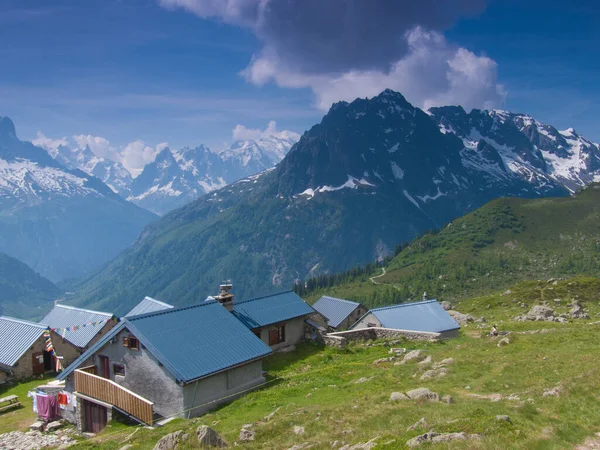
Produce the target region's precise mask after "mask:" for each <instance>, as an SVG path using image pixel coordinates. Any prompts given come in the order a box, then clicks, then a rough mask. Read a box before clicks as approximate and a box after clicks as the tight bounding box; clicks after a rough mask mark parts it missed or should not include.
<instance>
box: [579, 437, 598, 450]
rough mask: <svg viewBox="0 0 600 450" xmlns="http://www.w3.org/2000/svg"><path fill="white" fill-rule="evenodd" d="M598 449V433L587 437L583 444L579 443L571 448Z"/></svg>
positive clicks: (582, 449)
mask: <svg viewBox="0 0 600 450" xmlns="http://www.w3.org/2000/svg"><path fill="white" fill-rule="evenodd" d="M597 449H600V433H596V435H595V436H593V437H589V438H587V439H586V440H585V442H584V443H583V444H579V445H578V446H576V447H574V448H573V450H597Z"/></svg>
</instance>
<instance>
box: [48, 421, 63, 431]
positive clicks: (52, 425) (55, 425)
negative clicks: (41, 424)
mask: <svg viewBox="0 0 600 450" xmlns="http://www.w3.org/2000/svg"><path fill="white" fill-rule="evenodd" d="M62 426H63V424H62V423H61V422H59V421H58V420H55V421H54V422H50V423H49V424H48V425H46V431H47V432H48V433H52V432H54V431H56V430H58V429H59V428H61V427H62Z"/></svg>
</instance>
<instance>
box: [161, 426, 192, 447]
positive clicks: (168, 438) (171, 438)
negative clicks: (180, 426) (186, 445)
mask: <svg viewBox="0 0 600 450" xmlns="http://www.w3.org/2000/svg"><path fill="white" fill-rule="evenodd" d="M184 437H186V438H187V434H186V433H185V432H184V431H183V430H178V431H175V432H173V433H169V434H167V435H165V436H163V437H162V438H160V440H159V441H158V442H157V443H156V445H155V446H154V450H176V449H177V448H179V444H180V443H181V442H183V441H184Z"/></svg>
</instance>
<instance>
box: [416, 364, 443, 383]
mask: <svg viewBox="0 0 600 450" xmlns="http://www.w3.org/2000/svg"><path fill="white" fill-rule="evenodd" d="M447 374H448V369H446V368H445V367H442V368H440V369H432V370H428V371H427V372H425V373H424V374H423V375H421V378H420V380H421V381H425V380H431V379H432V378H440V377H445V376H446V375H447Z"/></svg>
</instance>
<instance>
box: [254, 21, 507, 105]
mask: <svg viewBox="0 0 600 450" xmlns="http://www.w3.org/2000/svg"><path fill="white" fill-rule="evenodd" d="M405 40H406V43H407V45H408V52H407V53H406V55H405V56H403V57H402V58H401V59H400V60H398V61H396V62H394V63H393V64H392V65H391V66H390V68H389V69H388V70H369V71H358V70H351V71H348V72H345V73H343V74H341V75H339V74H336V75H327V74H319V75H310V74H302V73H296V72H290V71H288V70H286V68H285V67H284V66H283V65H281V64H280V63H279V61H278V60H277V56H276V55H275V54H269V53H263V54H262V55H261V56H258V57H255V58H254V59H253V60H252V62H251V63H250V65H249V66H248V68H247V69H246V70H245V71H243V75H244V76H245V77H246V79H247V80H248V81H250V82H252V83H254V84H259V85H261V84H265V83H267V82H269V81H273V82H275V83H276V84H277V85H279V86H282V87H290V88H302V87H309V88H311V89H312V90H313V92H314V93H315V96H316V106H317V107H318V108H319V109H321V110H327V109H329V107H330V106H331V104H332V103H334V102H336V101H340V100H346V101H352V100H354V99H355V98H357V97H372V96H375V95H377V94H379V93H380V92H381V91H383V90H384V89H386V88H390V89H394V90H396V91H399V92H401V93H402V94H403V95H404V96H405V97H406V98H407V100H408V101H410V102H411V103H413V104H415V105H417V106H420V107H423V108H425V109H427V108H430V107H432V106H440V105H450V104H454V105H455V104H460V105H462V106H463V107H464V108H465V109H467V110H470V109H472V108H491V107H495V106H498V105H500V104H502V102H503V101H504V98H505V96H506V93H505V91H504V89H503V86H502V85H500V84H498V82H497V64H496V62H495V61H493V60H492V59H490V58H488V57H486V56H478V55H475V54H474V53H472V52H471V51H469V50H467V49H465V48H461V47H457V46H454V45H452V44H450V43H449V42H448V41H447V40H446V39H445V38H444V36H443V35H442V34H440V33H438V32H435V31H426V30H423V29H422V28H420V27H416V28H414V29H413V30H411V31H409V32H408V33H406V35H405Z"/></svg>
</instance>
